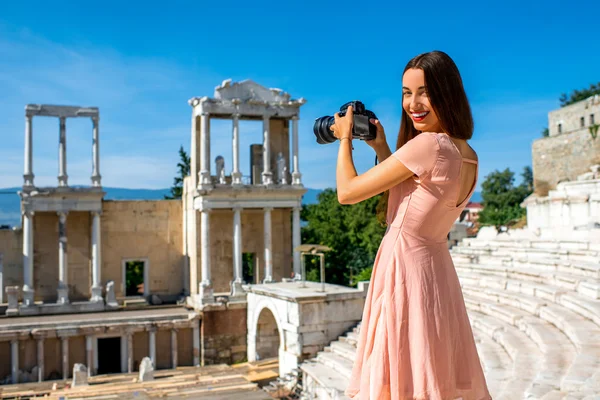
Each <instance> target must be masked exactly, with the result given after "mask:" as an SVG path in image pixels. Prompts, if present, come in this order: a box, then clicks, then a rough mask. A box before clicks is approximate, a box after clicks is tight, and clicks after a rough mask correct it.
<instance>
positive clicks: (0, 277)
mask: <svg viewBox="0 0 600 400" xmlns="http://www.w3.org/2000/svg"><path fill="white" fill-rule="evenodd" d="M2 303H4V254H2V253H0V304H2Z"/></svg>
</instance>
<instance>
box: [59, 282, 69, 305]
mask: <svg viewBox="0 0 600 400" xmlns="http://www.w3.org/2000/svg"><path fill="white" fill-rule="evenodd" d="M56 291H57V293H58V299H57V300H56V303H58V304H69V288H68V287H66V286H65V287H60V286H59V288H58V289H57V290H56Z"/></svg>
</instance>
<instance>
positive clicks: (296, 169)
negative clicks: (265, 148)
mask: <svg viewBox="0 0 600 400" xmlns="http://www.w3.org/2000/svg"><path fill="white" fill-rule="evenodd" d="M292 160H293V171H292V185H302V181H301V178H302V174H301V173H300V159H299V158H298V116H297V115H294V116H293V117H292Z"/></svg>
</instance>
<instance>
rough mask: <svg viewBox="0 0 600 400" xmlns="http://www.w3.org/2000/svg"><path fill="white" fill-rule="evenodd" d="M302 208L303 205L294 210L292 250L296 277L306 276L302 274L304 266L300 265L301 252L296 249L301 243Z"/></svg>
mask: <svg viewBox="0 0 600 400" xmlns="http://www.w3.org/2000/svg"><path fill="white" fill-rule="evenodd" d="M300 210H301V207H294V209H293V211H292V213H293V218H292V251H293V252H294V279H299V278H304V277H303V276H302V267H301V265H300V252H299V251H295V250H294V249H295V248H296V247H298V246H300V244H301V243H300V242H301V236H300Z"/></svg>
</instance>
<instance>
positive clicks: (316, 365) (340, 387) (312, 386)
mask: <svg viewBox="0 0 600 400" xmlns="http://www.w3.org/2000/svg"><path fill="white" fill-rule="evenodd" d="M300 369H301V370H302V372H303V378H302V386H303V391H304V392H305V393H306V392H309V393H312V394H313V395H314V397H313V398H317V399H323V400H349V397H347V396H346V395H345V394H344V391H345V390H346V388H347V387H348V384H349V382H350V381H349V379H348V378H346V377H344V376H342V375H341V374H340V373H339V372H337V371H335V370H333V369H332V368H330V367H328V366H326V365H324V364H322V363H320V362H317V361H315V360H314V359H313V360H310V361H306V362H304V363H302V364H301V365H300Z"/></svg>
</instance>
